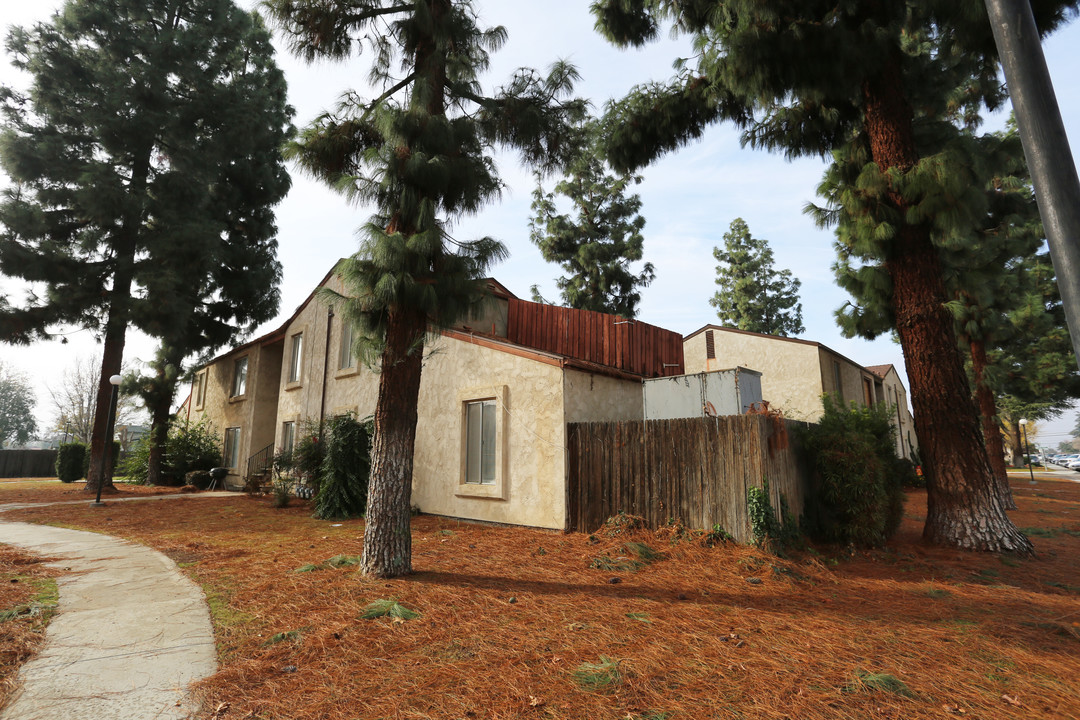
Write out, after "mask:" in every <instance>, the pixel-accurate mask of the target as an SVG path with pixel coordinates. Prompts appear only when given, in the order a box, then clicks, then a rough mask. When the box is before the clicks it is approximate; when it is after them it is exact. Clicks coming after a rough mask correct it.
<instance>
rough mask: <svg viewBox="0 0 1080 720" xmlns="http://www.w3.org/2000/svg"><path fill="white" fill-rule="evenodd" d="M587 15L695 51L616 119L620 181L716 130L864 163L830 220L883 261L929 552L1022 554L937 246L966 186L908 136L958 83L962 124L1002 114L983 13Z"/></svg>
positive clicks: (795, 151)
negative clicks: (858, 157)
mask: <svg viewBox="0 0 1080 720" xmlns="http://www.w3.org/2000/svg"><path fill="white" fill-rule="evenodd" d="M1074 7H1075V3H1074V2H1057V3H1047V4H1044V5H1042V6H1040V7H1038V8H1036V12H1037V13H1038V14H1039V20H1040V21H1041V22H1040V27H1041V28H1043V30H1044V31H1048V30H1050V29H1052V28H1053V27H1054V26H1055V25H1057V24H1058V23H1060V22H1061V21H1062V19H1063V17H1064V15H1065V14H1066V12H1067V11H1069V10H1071V9H1073V8H1074ZM594 11H595V13H596V14H597V16H598V22H597V24H598V27H599V28H600V29H601V31H602V32H604V33H605V34H606V35H607V37H608V38H609V39H610V40H612V41H614V42H616V43H619V44H622V45H636V44H642V43H644V42H647V41H649V40H651V39H653V38H655V37H656V36H657V34H658V32H659V27H660V25H659V23H660V22H662V21H664V20H671V21H672V22H673V26H674V28H675V31H676V32H683V33H688V34H690V35H691V36H692V37H693V39H694V41H695V46H696V49H697V50H698V54H697V55H696V57H695V61H696V65H695V66H694V67H693V68H690V67H688V66H687V64H686V63H683V64H681V66H680V68H681V70H680V74H679V75H678V76H677V77H676V78H675V80H674V81H672V82H671V83H669V84H668V85H659V84H653V85H649V86H646V87H642V88H638V89H637V90H636V91H635V92H633V93H631V95H630V96H629V97H628V98H627V99H625V100H624V101H622V102H620V103H618V104H616V105H615V106H613V107H612V108H611V109H610V111H609V113H608V115H609V126H608V128H607V134H608V137H609V139H610V149H609V151H608V157H609V160H611V161H612V162H613V164H614V166H615V167H616V168H617V169H629V168H634V167H638V166H640V165H641V164H643V163H645V162H648V161H649V160H651V159H653V158H655V157H657V156H658V155H660V154H662V153H663V152H667V151H670V150H673V149H675V148H677V147H679V146H681V145H683V144H685V143H687V142H689V141H690V140H693V139H694V138H696V137H699V136H700V135H701V133H702V132H704V130H705V128H706V127H707V126H708V125H709V124H710V123H713V122H717V121H720V120H724V119H727V120H730V121H732V122H734V123H736V124H738V125H739V126H740V127H741V128H742V129H743V139H744V141H745V142H747V143H749V144H750V145H752V146H754V147H762V148H768V149H778V150H781V151H783V152H784V153H786V154H787V155H789V156H800V155H825V154H828V153H830V152H832V151H834V150H837V149H840V148H844V147H857V148H858V149H859V151H860V152H862V153H863V158H864V164H863V165H862V166H861V172H860V174H859V176H858V178H857V179H858V182H857V183H856V184H852V185H849V186H848V189H847V191H846V194H845V198H844V201H843V202H842V203H841V204H840V205H839V206H838V207H835V208H833V211H834V212H836V213H837V218H836V220H838V221H841V224H844V223H847V224H848V226H849V227H851V228H852V231H853V235H857V237H858V238H859V242H860V243H862V244H863V245H864V246H866V248H867V251H868V252H870V251H873V252H875V253H876V255H877V256H878V257H881V258H884V259H885V262H884V265H883V270H884V275H883V277H881V278H880V280H883V281H884V282H886V283H887V284H888V285H889V295H888V297H889V299H888V302H889V307H890V308H891V312H892V316H893V318H895V324H896V328H897V334H898V335H899V338H900V342H901V345H902V347H903V349H904V359H905V364H906V366H907V369H908V379H909V381H910V387H911V399H912V405H913V408H914V411H915V424H916V432H917V434H918V436H919V444H920V453H921V454H922V456H923V458H924V461H925V462H924V468H925V470H926V475H927V487H928V495H929V504H928V512H927V519H926V525H925V527H924V532H923V536H924V538H925V539H926V540H927V541H929V542H932V543H936V544H944V545H952V546H956V547H961V548H969V549H983V550H996V551H1002V550H1003V551H1015V552H1020V553H1030V552H1031V544H1030V542H1029V541H1028V540H1027V538H1025V537H1024V536H1023V534H1022V533H1020V532H1019V531H1018V530H1017V529H1016V528H1015V526H1013V524H1012V523H1011V521H1010V520H1009V519H1008V517H1007V516H1006V515H1005V512H1004V509H1003V508H1002V506H1001V503H1000V502H999V500H998V497H997V494H996V493H995V492H994V479H993V472H992V470H991V468H990V465H989V461H988V459H987V456H986V452H985V446H984V444H983V440H982V437H981V433H980V430H979V426H978V423H977V419H976V411H975V407H974V403H973V402H972V398H971V395H970V391H969V386H968V382H967V378H966V376H965V373H964V366H963V362H962V359H961V357H960V354H959V351H958V349H957V343H956V335H955V332H954V329H953V319H952V316H951V314H950V312H949V310H948V309H947V307H946V303H947V302H948V299H949V298H948V294H947V292H946V288H945V282H944V275H943V269H942V264H941V258H940V256H939V254H938V252H937V250H936V248H935V246H934V241H933V238H932V232H931V231H932V229H933V228H934V227H942V226H947V225H948V224H950V223H952V222H956V221H958V220H962V219H963V218H959V217H958V213H966V212H968V210H967V207H966V205H965V204H964V203H957V202H956V199H957V193H958V192H959V194H960V196H961V197H964V196H965V193H966V192H967V187H966V186H965V183H964V181H965V178H963V173H957V172H954V170H955V168H956V166H955V165H951V164H950V163H948V162H947V161H948V159H949V158H948V157H947V156H946V155H945V154H940V153H939V154H935V155H924V154H923V151H921V150H920V141H919V136H920V134H921V132H922V130H923V126H922V124H921V123H917V122H916V116H917V110H919V109H920V108H919V107H918V103H919V102H920V101H921V100H922V99H923V98H926V97H935V98H936V99H940V98H941V97H944V96H946V95H948V94H955V93H956V89H957V85H956V84H955V82H954V81H955V79H956V77H957V76H958V75H959V74H961V73H962V76H963V77H965V78H973V79H975V80H976V81H978V82H974V83H962V85H964V88H965V89H966V90H968V91H970V92H971V94H970V95H968V96H966V97H961V98H960V100H959V101H960V103H961V106H962V108H963V110H964V111H965V112H973V110H972V109H973V108H974V107H976V106H977V105H978V104H979V103H980V102H984V103H986V104H988V105H990V106H996V105H997V104H998V103H999V102H1000V101H1001V99H1002V98H1001V95H1000V89H999V88H998V86H997V84H996V83H995V82H994V78H996V76H997V65H996V59H995V57H994V52H995V51H994V44H993V38H992V35H991V33H990V28H989V24H988V21H987V19H986V15H985V10H984V8H983V7H982V6H980V5H978V4H972V3H960V4H957V3H952V2H942V1H941V0H922V1H920V2H915V3H902V4H896V3H892V4H890V3H848V4H841V5H837V4H836V3H823V2H813V1H811V2H800V3H790V2H783V1H782V0H766V1H762V0H754V1H752V2H751V1H750V0H726V1H725V0H721V1H720V2H704V1H701V2H698V1H694V0H692V1H691V2H678V3H676V2H673V1H672V0H600V1H599V2H597V3H596V4H594ZM949 85H951V87H949ZM920 117H929V116H920ZM928 127H929V128H930V129H933V130H943V129H944V128H943V127H942V124H941V123H937V124H933V123H931V124H930V125H929V126H928ZM976 188H977V186H976ZM848 200H852V201H853V202H850V203H849V202H848ZM854 200H859V202H854ZM848 207H850V208H851V213H850V214H849V215H844V213H845V212H847V208H848ZM855 230H857V231H858V232H857V233H855V232H854V231H855Z"/></svg>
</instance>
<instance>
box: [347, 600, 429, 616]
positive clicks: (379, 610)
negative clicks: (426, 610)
mask: <svg viewBox="0 0 1080 720" xmlns="http://www.w3.org/2000/svg"><path fill="white" fill-rule="evenodd" d="M381 617H389V618H393V619H394V620H401V621H405V620H415V619H416V618H418V617H420V613H418V612H417V611H415V610H410V609H409V608H407V607H405V606H404V605H402V604H401V603H399V602H398V601H397V600H376V601H375V602H373V603H371V604H369V605H368V606H367V607H366V608H364V612H362V613H360V619H361V620H374V619H376V618H381Z"/></svg>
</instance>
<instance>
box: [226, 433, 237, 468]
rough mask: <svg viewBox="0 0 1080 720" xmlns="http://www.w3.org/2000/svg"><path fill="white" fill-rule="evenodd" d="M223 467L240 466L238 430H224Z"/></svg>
mask: <svg viewBox="0 0 1080 720" xmlns="http://www.w3.org/2000/svg"><path fill="white" fill-rule="evenodd" d="M224 454H225V467H227V468H236V467H239V465H240V428H238V427H232V428H225V453H224Z"/></svg>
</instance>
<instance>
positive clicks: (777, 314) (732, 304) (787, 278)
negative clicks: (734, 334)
mask: <svg viewBox="0 0 1080 720" xmlns="http://www.w3.org/2000/svg"><path fill="white" fill-rule="evenodd" d="M713 257H714V258H716V261H717V262H719V263H720V264H719V265H717V267H716V284H717V285H719V286H720V289H719V290H717V292H716V294H715V295H713V296H712V298H710V299H709V304H710V305H712V306H713V307H714V308H716V314H717V316H718V317H719V318H720V321H721V322H722V323H724V324H725V325H729V326H731V327H736V328H739V329H740V330H749V331H751V332H758V333H765V334H766V335H781V336H784V337H787V336H788V335H798V334H799V333H801V332H802V331H803V330H805V328H804V327H803V322H802V303H801V302H799V287H800V285H801V283H800V282H799V279H798V278H795V277H792V275H791V271H790V270H780V271H777V270H775V269H774V268H773V252H772V248H770V247H769V242H768V241H767V240H761V239H759V238H755V237H753V236H752V235H750V228H749V227H747V225H746V222H745V221H744V220H743V219H742V218H735V219H734V220H732V221H731V226H730V227H729V228H728V231H727V232H726V233H724V248H723V250H721V249H720V248H713Z"/></svg>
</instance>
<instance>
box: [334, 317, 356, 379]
mask: <svg viewBox="0 0 1080 720" xmlns="http://www.w3.org/2000/svg"><path fill="white" fill-rule="evenodd" d="M352 348H353V328H352V325H351V324H350V323H349V321H348V320H345V319H344V318H342V320H341V352H340V353H339V354H338V355H339V357H338V369H339V370H347V369H349V368H354V367H356V358H355V357H354V356H353V351H352Z"/></svg>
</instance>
